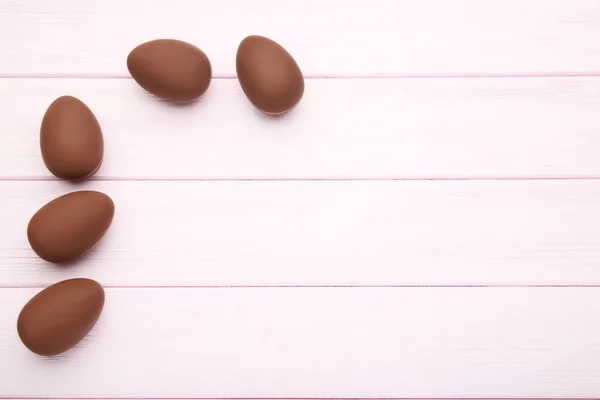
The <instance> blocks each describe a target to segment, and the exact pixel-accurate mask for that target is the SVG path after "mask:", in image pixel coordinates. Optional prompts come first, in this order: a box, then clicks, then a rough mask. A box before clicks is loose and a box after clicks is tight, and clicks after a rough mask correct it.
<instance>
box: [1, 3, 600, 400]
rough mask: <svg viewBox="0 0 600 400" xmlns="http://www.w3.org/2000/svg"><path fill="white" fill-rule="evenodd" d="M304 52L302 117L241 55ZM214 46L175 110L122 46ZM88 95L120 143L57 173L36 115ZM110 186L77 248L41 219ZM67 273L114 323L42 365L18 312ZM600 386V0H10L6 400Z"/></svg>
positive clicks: (4, 212)
mask: <svg viewBox="0 0 600 400" xmlns="http://www.w3.org/2000/svg"><path fill="white" fill-rule="evenodd" d="M250 34H261V35H265V36H269V37H271V38H273V39H274V40H277V41H278V42H279V43H281V44H282V45H284V46H285V47H286V48H287V49H288V50H289V51H290V53H291V54H292V55H293V56H294V57H295V58H296V60H297V61H298V64H299V65H300V67H301V68H302V70H303V72H304V74H305V77H306V92H305V96H304V98H303V100H302V102H301V103H300V105H299V106H298V107H297V108H296V109H295V110H294V111H293V112H292V113H290V114H289V115H287V116H285V117H283V118H278V119H271V118H268V117H265V116H263V115H262V114H260V113H259V112H257V111H255V110H254V109H253V108H252V107H251V106H250V104H249V102H248V101H247V99H246V98H245V96H244V94H243V93H242V91H241V88H240V86H239V83H238V81H237V79H236V76H235V61H234V60H235V52H236V49H237V45H238V44H239V42H240V41H241V40H242V39H243V38H244V37H245V36H247V35H250ZM159 37H171V38H177V39H182V40H187V41H190V42H192V43H194V44H196V45H197V46H199V47H200V48H202V49H203V50H204V51H205V52H206V54H207V55H208V56H209V58H210V60H211V62H212V66H213V73H214V75H215V76H214V80H213V81H212V84H211V87H210V89H209V91H208V93H207V94H206V96H205V97H204V98H203V100H202V101H199V102H197V103H195V104H193V105H190V106H186V107H176V106H172V105H169V104H165V103H163V102H160V101H157V100H156V99H155V98H153V97H151V96H150V95H148V94H146V93H145V92H144V91H143V90H141V89H140V88H139V87H138V86H137V85H136V84H135V82H134V81H133V80H132V79H130V77H129V75H128V73H127V69H126V64H125V59H126V56H127V54H128V52H129V51H130V50H131V49H132V48H133V47H135V46H136V45H138V44H140V43H142V42H144V41H147V40H150V39H155V38H159ZM63 94H71V95H74V96H77V97H79V98H80V99H81V100H83V101H84V102H86V103H87V104H88V105H89V106H90V108H91V109H92V110H93V111H94V113H95V114H96V116H97V117H98V119H99V121H100V123H101V125H102V128H103V131H104V138H105V161H104V164H103V166H102V168H101V169H100V170H99V172H98V174H97V175H95V177H94V178H93V179H92V180H90V181H87V182H85V183H83V184H80V185H73V184H68V183H64V182H61V181H58V180H56V179H54V178H53V177H52V176H51V175H50V174H49V173H48V171H47V170H46V169H45V167H44V165H43V163H42V159H41V156H40V153H39V125H40V122H41V117H42V115H43V113H44V112H45V110H46V108H47V106H48V105H49V104H50V102H51V101H52V100H54V98H56V97H58V96H60V95H63ZM81 188H89V189H96V190H101V191H103V192H105V193H107V194H109V195H110V196H111V197H112V198H113V200H114V202H115V205H116V214H115V219H114V223H113V226H112V227H111V229H110V230H109V232H108V234H107V236H106V237H105V239H104V240H103V241H102V242H101V243H100V245H99V246H98V247H97V248H96V249H95V250H94V251H93V252H92V253H90V254H89V255H88V257H86V258H84V259H82V260H81V261H79V262H77V263H76V264H75V265H72V266H70V267H68V268H57V267H56V266H53V265H50V264H47V263H45V262H43V261H42V260H40V259H39V258H37V257H36V256H35V254H34V253H33V251H32V250H31V248H30V247H29V245H28V243H27V238H26V234H25V230H26V226H27V222H28V221H29V218H30V217H31V215H32V214H33V213H34V212H35V211H36V210H37V209H38V208H40V207H41V206H42V205H43V204H45V203H46V202H47V201H49V200H51V199H52V198H54V197H57V196H59V195H61V194H64V193H67V192H69V191H73V190H77V189H81ZM71 277H88V278H93V279H96V280H98V281H99V282H100V283H102V284H103V285H104V286H105V288H106V296H107V297H106V306H105V309H104V312H103V314H102V316H101V318H100V321H99V323H98V324H97V326H96V327H95V329H94V330H93V331H92V332H91V334H90V336H89V337H88V338H86V339H85V340H84V341H83V342H82V343H81V344H80V345H79V346H77V347H76V348H74V349H72V350H70V351H69V352H67V353H65V354H64V355H62V356H59V357H56V358H52V359H45V358H41V357H37V356H35V355H33V354H32V353H30V352H29V351H28V350H27V349H26V348H25V347H24V346H23V345H22V344H21V343H20V341H19V339H18V336H17V332H16V318H17V315H18V313H19V311H20V309H21V307H22V306H23V305H24V304H25V302H26V301H27V300H28V299H29V298H30V297H31V296H33V295H34V294H35V293H37V292H38V291H39V290H40V289H41V288H43V287H45V286H47V285H49V284H51V283H54V282H57V281H59V280H62V279H65V278H71ZM390 397H391V398H421V399H423V398H469V399H470V398H573V399H575V398H598V397H600V1H599V0H527V1H525V0H520V1H519V0H303V1H296V2H291V1H283V0H252V1H250V0H205V1H201V0H0V398H3V399H4V398H14V399H24V398H33V399H42V398H43V399H47V398H51V399H65V398H69V399H71V398H79V399H91V398H106V399H131V398H161V399H183V398H185V399H188V398H194V399H208V398H214V399H232V398H253V399H254V398H390Z"/></svg>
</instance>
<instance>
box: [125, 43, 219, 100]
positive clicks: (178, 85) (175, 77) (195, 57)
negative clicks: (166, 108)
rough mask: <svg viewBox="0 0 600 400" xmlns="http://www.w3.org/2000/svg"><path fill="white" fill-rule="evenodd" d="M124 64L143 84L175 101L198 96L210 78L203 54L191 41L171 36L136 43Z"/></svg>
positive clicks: (157, 93) (145, 87) (207, 60)
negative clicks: (169, 37)
mask: <svg viewBox="0 0 600 400" xmlns="http://www.w3.org/2000/svg"><path fill="white" fill-rule="evenodd" d="M127 68H128V69H129V73H131V76H132V77H133V79H135V81H136V82H137V83H138V84H139V85H140V86H141V87H142V88H144V89H146V90H147V91H148V92H150V93H152V94H154V95H155V96H158V97H160V98H162V99H164V100H168V101H171V102H174V103H188V102H191V101H193V100H195V99H197V98H198V97H200V96H201V95H202V94H204V92H206V90H207V89H208V87H209V86H210V81H211V79H212V69H211V65H210V61H209V59H208V57H207V56H206V54H204V52H203V51H202V50H200V49H199V48H197V47H196V46H194V45H192V44H190V43H187V42H183V41H180V40H174V39H157V40H152V41H150V42H146V43H143V44H141V45H139V46H137V47H136V48H135V49H133V50H132V51H131V53H129V56H128V57H127Z"/></svg>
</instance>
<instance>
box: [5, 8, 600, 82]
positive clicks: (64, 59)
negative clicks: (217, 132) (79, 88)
mask: <svg viewBox="0 0 600 400" xmlns="http://www.w3.org/2000/svg"><path fill="white" fill-rule="evenodd" d="M0 26H2V33H1V34H0V48H1V49H2V61H1V62H0V73H4V74H35V75H37V74H61V75H62V74H73V73H77V74H126V71H127V70H126V66H125V59H126V57H127V54H128V52H129V51H131V49H133V47H134V46H136V45H138V44H140V43H142V42H144V41H147V40H151V39H155V38H160V37H171V38H176V39H181V40H187V41H190V42H192V43H194V44H196V45H197V46H199V47H200V48H202V49H203V50H204V51H205V52H206V54H207V55H208V56H209V58H210V59H211V62H212V64H213V66H214V69H213V71H214V73H215V74H216V75H232V74H234V73H235V53H236V50H237V46H238V44H239V43H240V41H241V40H242V39H243V38H244V37H245V36H247V35H252V34H262V35H266V36H270V37H272V38H273V39H275V40H277V41H278V42H280V43H281V44H282V45H284V46H285V47H286V48H287V49H288V50H289V51H290V53H291V54H292V55H293V56H294V57H295V58H296V59H297V61H298V63H299V65H300V67H301V68H302V69H303V72H304V73H305V74H309V75H321V76H322V75H325V76H327V75H336V76H339V75H373V74H375V75H382V74H408V75H411V74H419V75H421V74H444V75H447V74H488V73H548V72H564V71H568V72H589V71H596V72H598V71H600V49H599V48H598V46H597V40H595V39H597V38H598V37H600V2H599V1H598V0H570V1H564V0H536V1H520V0H507V1H496V0H452V1H440V0H419V1H414V0H329V1H322V0H303V1H296V2H289V1H288V2H281V1H278V0H254V1H251V2H249V1H246V0H234V1H231V0H230V1H216V0H205V1H198V0H170V1H164V0H126V1H125V0H87V1H80V0H54V1H51V2H49V1H47V0H9V1H3V2H2V3H1V4H0Z"/></svg>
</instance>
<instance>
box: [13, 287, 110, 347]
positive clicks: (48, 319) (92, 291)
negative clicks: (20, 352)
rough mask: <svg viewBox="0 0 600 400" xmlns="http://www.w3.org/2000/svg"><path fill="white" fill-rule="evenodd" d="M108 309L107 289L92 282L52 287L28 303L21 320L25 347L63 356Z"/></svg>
mask: <svg viewBox="0 0 600 400" xmlns="http://www.w3.org/2000/svg"><path fill="white" fill-rule="evenodd" d="M103 307H104V289H103V288H102V286H100V284H99V283H98V282H96V281H93V280H91V279H82V278H78V279H69V280H66V281H62V282H58V283H55V284H54V285H52V286H48V287H47V288H46V289H44V290H42V291H41V292H39V293H38V294H36V295H35V296H34V297H32V298H31V300H29V302H27V304H25V306H24V307H23V309H22V310H21V313H20V314H19V318H18V320H17V332H18V334H19V337H20V338H21V341H22V342H23V344H24V345H25V346H26V347H27V348H28V349H29V350H31V351H32V352H34V353H36V354H39V355H42V356H54V355H57V354H60V353H63V352H65V351H67V350H69V349H70V348H72V347H73V346H75V345H76V344H77V343H79V342H80V341H81V340H82V339H83V338H84V337H85V336H86V335H87V334H88V333H89V332H90V331H91V330H92V328H93V327H94V325H95V324H96V321H98V318H99V317H100V313H101V312H102V308H103Z"/></svg>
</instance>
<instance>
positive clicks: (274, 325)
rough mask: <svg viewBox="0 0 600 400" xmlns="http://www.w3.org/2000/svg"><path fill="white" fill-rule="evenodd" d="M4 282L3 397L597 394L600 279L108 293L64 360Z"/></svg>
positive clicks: (19, 293) (0, 332)
mask: <svg viewBox="0 0 600 400" xmlns="http://www.w3.org/2000/svg"><path fill="white" fill-rule="evenodd" d="M36 292H37V291H36V290H35V289H2V290H0V310H1V312H0V327H2V328H1V329H0V352H1V354H2V357H0V377H1V379H2V385H1V386H0V395H2V396H8V397H10V396H18V397H22V396H25V397H28V396H38V397H99V398H103V397H119V396H121V397H152V398H165V397H166V398H168V397H175V398H184V397H185V398H187V397H227V398H231V397H234V398H235V397H244V398H248V397H250V398H254V397H268V398H270V397H276V398H289V397H292V398H293V397H305V398H313V397H328V398H339V397H342V398H344V397H354V398H356V397H358V398H361V397H448V395H450V394H451V395H452V397H458V398H461V397H462V398H467V397H491V398H497V397H532V398H533V397H554V398H556V397H589V398H591V397H598V396H600V381H599V380H598V375H599V374H600V341H599V340H598V337H600V319H598V315H599V314H600V289H599V288H377V289H374V288H336V289H332V288H285V289H282V288H246V289H240V288H237V289H226V288H225V289H139V288H138V289H135V288H130V289H127V288H121V289H108V290H107V294H106V305H105V308H104V311H103V314H102V316H101V317H100V320H99V322H98V325H97V326H96V328H95V329H94V330H93V331H92V333H91V336H89V337H88V338H87V339H86V340H85V341H84V342H83V343H81V344H80V345H79V346H78V347H76V348H74V349H72V350H71V351H69V352H67V353H65V354H64V355H63V356H60V357H56V358H52V359H44V358H40V357H38V356H35V355H33V354H32V353H30V352H29V351H28V350H27V349H26V348H25V347H24V346H23V345H22V344H21V343H20V342H19V339H18V336H17V334H16V330H15V328H14V321H15V320H16V318H17V315H18V313H19V311H20V309H21V307H22V306H23V304H24V303H25V302H26V301H27V300H28V299H29V298H30V297H31V296H33V295H34V294H35V293H36Z"/></svg>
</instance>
